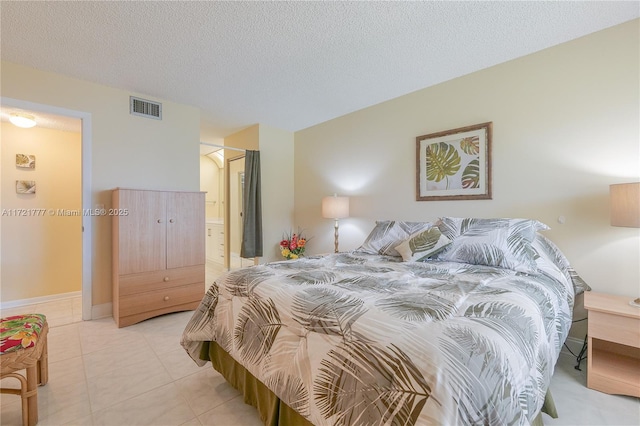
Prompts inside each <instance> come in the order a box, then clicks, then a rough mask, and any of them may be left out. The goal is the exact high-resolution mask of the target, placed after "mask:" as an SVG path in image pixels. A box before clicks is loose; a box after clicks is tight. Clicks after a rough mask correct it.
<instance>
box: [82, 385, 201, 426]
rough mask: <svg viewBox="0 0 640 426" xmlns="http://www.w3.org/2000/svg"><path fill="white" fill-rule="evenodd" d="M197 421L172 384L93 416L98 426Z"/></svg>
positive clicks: (173, 423)
mask: <svg viewBox="0 0 640 426" xmlns="http://www.w3.org/2000/svg"><path fill="white" fill-rule="evenodd" d="M194 417H195V415H194V413H193V411H191V408H189V405H188V404H187V401H185V400H184V398H182V397H181V396H180V393H179V392H178V389H177V387H176V386H175V385H174V384H173V383H169V384H167V385H165V386H161V387H159V388H156V389H154V390H152V391H149V392H146V393H143V394H141V395H137V396H135V397H133V398H130V399H128V400H126V401H123V402H121V403H118V404H115V405H112V406H111V407H109V408H106V409H103V410H100V411H97V412H96V413H94V415H93V424H94V425H96V426H121V425H129V426H135V425H154V426H161V425H162V426H170V425H181V424H183V423H185V422H187V421H190V420H192V419H193V418H194Z"/></svg>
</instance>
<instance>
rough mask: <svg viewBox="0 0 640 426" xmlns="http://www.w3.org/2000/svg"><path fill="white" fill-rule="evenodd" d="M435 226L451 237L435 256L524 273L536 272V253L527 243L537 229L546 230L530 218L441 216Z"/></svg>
mask: <svg viewBox="0 0 640 426" xmlns="http://www.w3.org/2000/svg"><path fill="white" fill-rule="evenodd" d="M437 226H438V228H439V229H440V231H441V232H442V234H443V235H445V236H446V237H448V238H449V239H451V240H453V242H452V243H451V244H450V245H449V246H447V247H446V248H445V249H444V250H443V251H442V252H440V253H439V254H438V255H437V256H436V258H437V259H439V260H447V261H451V262H462V263H470V264H474V265H487V266H497V267H500V268H506V269H511V270H514V271H518V272H525V273H535V272H536V271H537V267H536V262H535V258H536V256H537V254H536V251H535V249H534V248H533V247H532V245H531V243H532V242H533V241H534V239H535V237H536V233H537V231H539V230H545V229H549V227H548V226H547V225H545V224H543V223H540V222H538V221H537V220H530V219H478V218H455V217H443V218H440V220H439V221H438V223H437Z"/></svg>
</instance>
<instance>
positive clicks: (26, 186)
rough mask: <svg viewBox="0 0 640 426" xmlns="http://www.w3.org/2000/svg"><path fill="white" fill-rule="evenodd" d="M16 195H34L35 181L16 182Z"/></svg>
mask: <svg viewBox="0 0 640 426" xmlns="http://www.w3.org/2000/svg"><path fill="white" fill-rule="evenodd" d="M16 193H18V194H35V193H36V181H35V180H17V181H16Z"/></svg>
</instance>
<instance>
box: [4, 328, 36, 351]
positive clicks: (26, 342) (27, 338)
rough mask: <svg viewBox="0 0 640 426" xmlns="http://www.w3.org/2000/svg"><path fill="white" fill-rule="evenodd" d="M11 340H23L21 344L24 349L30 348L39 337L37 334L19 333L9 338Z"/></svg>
mask: <svg viewBox="0 0 640 426" xmlns="http://www.w3.org/2000/svg"><path fill="white" fill-rule="evenodd" d="M8 339H10V340H22V342H20V344H21V345H22V347H23V348H28V347H29V346H31V344H32V343H35V342H36V340H38V336H37V335H36V334H35V333H28V332H26V331H18V332H17V333H16V334H14V335H13V336H10V337H8Z"/></svg>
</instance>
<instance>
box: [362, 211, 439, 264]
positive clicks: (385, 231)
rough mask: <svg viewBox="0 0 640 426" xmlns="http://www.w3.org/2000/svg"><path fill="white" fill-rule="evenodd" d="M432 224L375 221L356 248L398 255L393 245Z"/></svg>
mask: <svg viewBox="0 0 640 426" xmlns="http://www.w3.org/2000/svg"><path fill="white" fill-rule="evenodd" d="M432 226H433V223H431V222H400V221H394V220H379V221H376V226H375V227H374V228H373V229H372V230H371V232H370V233H369V236H368V237H367V239H366V240H365V241H364V243H362V245H361V246H360V247H359V248H358V249H357V250H356V251H357V252H361V253H367V254H385V255H388V256H398V257H399V256H400V253H398V252H397V251H396V249H395V247H396V246H397V245H398V244H400V243H401V242H403V241H404V240H406V239H407V238H409V237H410V236H411V235H413V234H415V233H416V232H420V231H423V230H425V229H428V228H430V227H432Z"/></svg>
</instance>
